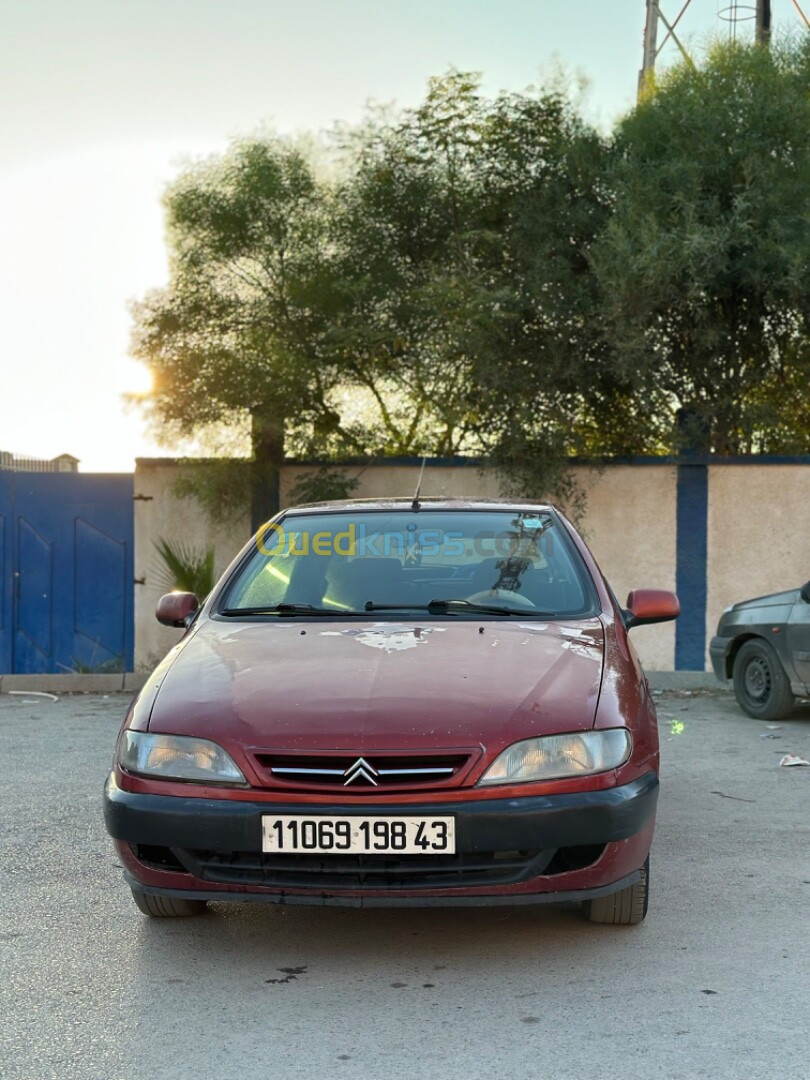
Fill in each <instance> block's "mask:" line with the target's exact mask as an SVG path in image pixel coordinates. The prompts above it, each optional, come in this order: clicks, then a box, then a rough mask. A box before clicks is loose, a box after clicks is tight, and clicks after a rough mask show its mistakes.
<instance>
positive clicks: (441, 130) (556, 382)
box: [339, 72, 610, 492]
mask: <svg viewBox="0 0 810 1080" xmlns="http://www.w3.org/2000/svg"><path fill="white" fill-rule="evenodd" d="M349 149H350V152H351V155H352V164H353V168H352V170H351V172H350V175H349V177H348V179H347V181H346V182H345V183H344V185H343V186H342V188H341V192H340V198H339V202H340V206H341V215H342V217H341V220H342V227H343V236H344V242H343V244H342V250H343V252H344V255H345V258H346V260H347V266H346V268H345V270H344V272H342V273H341V275H340V277H341V279H342V280H344V281H346V282H351V283H352V286H351V291H350V294H349V295H348V296H347V297H346V303H345V304H344V305H343V306H342V307H341V312H340V318H341V332H342V333H343V334H344V336H345V343H346V352H347V363H346V367H347V368H351V369H352V371H353V372H354V377H355V379H356V381H357V384H358V385H362V386H366V387H367V388H368V389H369V391H370V392H371V393H372V394H373V395H374V397H375V399H376V400H377V403H378V405H379V416H380V420H381V423H380V426H379V429H378V431H377V432H376V438H377V439H378V440H379V442H380V443H387V444H388V445H390V446H394V447H396V448H397V450H398V451H399V452H414V451H424V452H431V453H438V454H447V453H454V452H459V451H461V452H465V451H466V452H475V453H478V454H485V455H487V456H489V457H490V458H491V459H492V460H494V461H496V462H497V463H498V464H499V465H501V466H502V468H503V469H504V471H505V472H506V473H507V474H508V475H509V477H510V479H511V482H512V486H513V487H515V486H517V487H521V488H523V489H524V490H526V489H533V490H534V491H535V492H537V491H538V488H540V489H545V490H546V491H549V490H550V489H558V490H559V489H560V486H561V484H562V483H563V480H564V477H565V473H566V471H567V467H568V462H567V455H568V454H569V453H570V452H571V451H572V448H574V446H575V445H576V444H577V438H580V441H581V438H582V437H583V435H584V432H585V430H586V429H587V428H588V422H587V421H586V420H583V419H582V418H583V416H584V411H583V410H584V405H585V403H593V407H594V409H595V410H596V411H598V402H597V396H598V393H602V395H603V396H604V395H606V394H607V393H608V391H609V390H610V387H609V386H608V379H607V378H606V374H605V373H606V372H607V371H608V368H607V366H606V365H605V364H604V363H603V362H602V361H603V360H604V354H605V350H606V346H605V343H604V339H603V336H602V335H601V331H600V326H599V318H598V310H597V308H596V306H595V302H596V297H597V290H596V284H595V279H594V277H593V274H592V272H591V269H590V265H589V263H588V259H587V245H588V244H589V243H590V242H591V241H592V240H593V237H594V236H595V235H596V233H597V231H598V229H599V228H600V227H601V226H602V224H603V222H604V220H605V217H606V214H607V213H608V209H609V200H608V198H607V194H606V191H605V189H604V183H603V180H602V178H603V175H604V167H605V159H606V147H605V144H604V141H603V140H601V139H599V138H598V136H597V135H596V134H595V133H594V132H593V131H591V130H590V129H588V128H587V126H586V125H584V124H583V123H582V121H581V120H580V119H579V117H578V115H577V113H576V110H575V109H574V108H573V106H572V105H571V103H570V100H569V99H568V97H567V95H566V94H565V93H564V92H562V91H560V90H556V89H547V90H544V91H540V92H527V93H524V94H501V95H499V96H497V97H496V98H495V99H494V100H487V99H485V98H484V97H483V96H482V95H481V93H480V87H479V80H478V77H477V76H474V75H470V74H468V73H461V72H451V73H450V74H449V75H447V76H444V77H443V78H440V79H433V80H431V82H430V86H429V90H428V94H427V96H426V98H425V101H424V102H423V104H422V105H421V106H420V107H419V108H418V109H415V110H412V111H408V112H405V113H404V114H402V115H401V116H399V117H398V118H396V119H395V120H393V121H392V120H390V119H388V118H386V119H383V120H382V121H379V120H378V121H376V122H374V121H373V120H372V122H369V123H368V124H367V125H366V126H365V128H364V129H362V130H361V131H360V132H354V133H352V138H351V140H350V142H349ZM577 424H578V425H579V429H581V430H579V433H578V429H577ZM563 486H564V484H563Z"/></svg>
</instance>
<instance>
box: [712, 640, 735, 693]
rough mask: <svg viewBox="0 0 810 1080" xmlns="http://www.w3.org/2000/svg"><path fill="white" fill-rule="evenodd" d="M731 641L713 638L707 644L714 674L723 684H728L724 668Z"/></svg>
mask: <svg viewBox="0 0 810 1080" xmlns="http://www.w3.org/2000/svg"><path fill="white" fill-rule="evenodd" d="M733 641H734V638H733V637H713V638H712V640H711V641H710V642H709V657H710V659H711V662H712V667H713V668H714V674H715V676H716V678H718V679H719V680H720V682H723V683H726V682H728V675H727V674H726V667H727V662H728V654H729V652H730V650H731V644H732V642H733Z"/></svg>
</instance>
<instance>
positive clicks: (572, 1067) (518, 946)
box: [0, 693, 810, 1080]
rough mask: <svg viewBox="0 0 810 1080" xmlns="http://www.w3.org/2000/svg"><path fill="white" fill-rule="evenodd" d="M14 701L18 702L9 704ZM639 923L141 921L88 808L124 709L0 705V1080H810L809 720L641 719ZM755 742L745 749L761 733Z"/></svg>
mask: <svg viewBox="0 0 810 1080" xmlns="http://www.w3.org/2000/svg"><path fill="white" fill-rule="evenodd" d="M32 700H33V699H32ZM659 701H660V705H659V712H660V716H661V727H662V737H663V758H664V767H663V777H662V779H663V790H662V797H661V803H660V813H659V830H658V834H657V840H656V844H655V848H654V850H653V857H654V861H653V889H654V891H653V899H652V903H651V910H650V913H649V915H648V917H647V921H646V923H645V924H644V925H643V926H642V927H640V928H612V927H600V926H591V925H590V924H588V923H586V922H584V921H583V920H582V919H581V917H580V916H579V914H578V912H577V911H576V910H575V909H574V908H573V907H572V908H569V909H549V908H539V909H525V908H524V909H491V910H450V911H447V910H446V911H440V910H427V911H405V912H401V911H400V912H394V911H379V910H378V911H373V910H372V911H369V910H366V911H349V910H339V909H338V910H336V909H328V910H326V909H314V908H286V909H285V908H274V907H265V906H255V907H252V906H249V905H244V906H240V905H234V906H226V905H216V906H214V907H213V909H212V912H211V913H210V914H208V915H206V916H204V917H203V918H201V919H193V920H188V921H187V922H160V921H149V920H147V919H145V918H144V917H143V916H142V915H140V913H139V912H138V911H137V910H136V908H135V907H134V905H133V904H132V902H131V899H130V897H129V893H128V891H127V890H126V889H125V888H124V886H123V883H122V882H121V880H120V871H119V870H118V869H117V867H116V864H115V859H114V857H113V854H112V852H111V848H110V846H109V844H108V842H107V839H106V836H105V834H104V830H103V827H102V823H101V808H100V795H101V787H102V782H103V779H104V775H105V773H106V770H107V768H108V766H109V760H110V755H111V752H112V747H113V742H114V736H115V731H116V728H117V726H118V722H119V719H120V717H121V715H122V713H123V710H124V706H125V703H126V698H125V697H124V696H123V695H110V696H109V697H99V696H93V697H90V696H77V697H65V698H62V699H61V700H60V701H59V702H56V703H51V702H46V701H38V702H34V703H29V701H28V700H27V699H25V698H21V697H7V696H5V695H4V696H2V697H0V738H1V739H2V743H1V744H0V761H1V762H2V786H1V787H0V792H2V795H1V796H0V798H1V800H2V819H3V857H2V891H1V892H0V903H2V916H3V921H2V933H0V956H1V957H2V973H3V976H2V980H0V1017H1V1018H2V1021H0V1044H2V1051H0V1075H2V1076H3V1077H4V1080H23V1078H24V1080H50V1078H54V1080H56V1078H59V1080H73V1078H81V1080H85V1078H88V1080H89V1078H100V1080H101V1078H103V1080H117V1078H121V1080H141V1078H143V1080H146V1078H152V1077H155V1078H157V1080H163V1078H171V1080H174V1078H177V1080H222V1078H224V1077H246V1076H250V1077H254V1078H256V1080H264V1078H271V1077H272V1078H273V1080H297V1078H307V1080H313V1078H319V1077H327V1076H328V1077H330V1078H331V1077H338V1078H339V1077H353V1078H371V1080H377V1078H379V1080H385V1078H388V1077H403V1076H407V1077H414V1078H417V1080H421V1078H434V1077H435V1078H441V1080H456V1078H463V1080H477V1078H479V1077H482V1078H483V1077H487V1078H492V1080H503V1078H506V1077H509V1078H514V1080H521V1078H533V1080H546V1078H549V1080H563V1078H567V1077H572V1078H576V1080H590V1078H594V1080H596V1078H599V1080H604V1078H613V1077H622V1078H629V1080H632V1078H636V1077H638V1078H641V1077H644V1078H645V1080H648V1078H650V1077H667V1078H676V1077H684V1078H693V1077H711V1078H712V1080H717V1078H723V1077H729V1078H734V1080H756V1078H759V1077H763V1078H766V1077H767V1078H768V1080H771V1078H773V1077H779V1078H780V1080H794V1078H796V1080H799V1078H801V1080H806V1078H808V1077H810V1040H808V1027H809V1023H810V990H809V989H808V972H809V971H810V962H809V961H808V942H810V933H808V931H810V916H808V911H809V910H810V844H809V843H808V839H810V836H809V835H808V834H809V833H810V827H809V826H808V821H809V820H810V818H809V817H808V803H809V802H810V768H792V769H788V768H779V767H778V765H777V762H778V761H779V757H780V756H781V755H782V754H783V753H785V752H793V753H800V754H802V755H803V756H805V757H809V756H810V706H807V705H805V706H803V707H801V708H799V709H797V711H796V713H795V714H794V716H793V717H792V718H791V719H790V720H788V721H785V722H783V724H782V726H781V728H780V729H779V730H769V729H768V728H767V727H766V725H765V724H763V723H758V722H757V721H754V720H749V719H747V718H746V717H745V716H743V715H742V714H741V713H740V712H739V711H738V710H737V708H736V706H735V705H734V703H733V701H732V699H731V698H730V697H728V696H723V695H707V694H703V693H693V694H690V695H683V694H680V695H679V694H675V693H672V694H665V695H663V696H661V697H660V699H659ZM764 734H765V735H769V736H774V737H773V738H762V737H761V736H762V735H764Z"/></svg>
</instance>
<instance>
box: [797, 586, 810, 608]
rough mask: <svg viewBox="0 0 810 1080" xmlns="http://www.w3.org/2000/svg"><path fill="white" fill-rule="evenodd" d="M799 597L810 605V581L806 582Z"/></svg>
mask: <svg viewBox="0 0 810 1080" xmlns="http://www.w3.org/2000/svg"><path fill="white" fill-rule="evenodd" d="M799 596H800V597H801V598H802V600H804V602H805V604H810V581H805V583H804V585H802V587H801V591H800V593H799Z"/></svg>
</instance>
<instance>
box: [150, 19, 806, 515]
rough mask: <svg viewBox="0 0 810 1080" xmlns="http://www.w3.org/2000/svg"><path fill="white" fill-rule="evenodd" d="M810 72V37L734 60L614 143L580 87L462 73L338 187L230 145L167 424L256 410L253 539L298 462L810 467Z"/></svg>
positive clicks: (167, 348) (541, 481)
mask: <svg viewBox="0 0 810 1080" xmlns="http://www.w3.org/2000/svg"><path fill="white" fill-rule="evenodd" d="M808 76H810V46H809V45H808V42H807V40H804V41H800V42H796V43H794V44H792V45H790V44H789V45H786V46H783V47H780V48H778V49H777V48H775V49H773V50H771V51H770V52H769V51H768V50H766V49H764V48H761V47H749V48H743V47H740V46H734V45H732V46H724V47H722V48H718V49H716V50H714V51H713V52H712V53H711V54H710V55H709V56H708V57H707V59H706V61H705V63H704V64H703V65H701V66H700V67H698V68H692V67H689V66H683V67H680V68H676V69H674V70H673V71H672V72H671V73H670V74H669V75H668V76H667V77H666V78H664V79H663V80H662V81H661V82H660V84H659V85H657V86H654V87H652V88H651V89H650V91H649V93H648V96H647V98H646V99H645V100H644V101H642V103H641V104H640V105H639V106H638V107H637V108H636V109H634V110H633V111H632V112H631V113H630V114H629V115H628V116H627V117H626V118H625V119H624V120H623V121H622V122H621V123H620V124H619V125H618V126H617V129H616V131H615V133H614V134H613V136H612V137H610V138H606V137H603V136H601V135H599V134H598V133H597V132H596V131H594V130H593V129H591V128H590V127H589V126H588V125H587V124H586V123H585V122H584V121H583V120H582V118H581V116H580V115H579V113H578V111H577V109H576V108H575V106H574V105H573V103H572V101H571V99H570V97H569V96H568V95H567V93H566V92H564V91H563V90H560V89H559V88H553V87H546V88H545V89H541V90H539V91H527V92H525V93H521V94H515V93H502V94H500V95H498V96H496V97H495V98H487V97H485V96H484V95H483V94H482V92H481V89H480V81H479V79H478V77H477V76H474V75H470V74H467V73H461V72H450V73H449V74H447V75H445V76H443V77H442V78H437V79H433V80H431V82H430V84H429V87H428V92H427V95H426V97H425V99H424V101H423V102H422V104H421V105H420V106H419V107H418V108H415V109H412V110H407V111H404V112H400V113H395V114H386V113H382V112H372V113H370V114H369V116H368V117H367V119H366V120H365V122H364V123H363V124H361V125H360V126H359V127H357V128H354V129H346V130H344V131H343V132H342V133H341V138H340V140H339V142H338V144H337V145H336V146H335V147H333V149H332V160H331V171H329V172H328V173H325V172H324V171H323V170H319V169H318V168H316V167H315V166H314V165H313V163H312V160H311V158H310V157H309V156H308V155H307V154H306V153H305V152H303V151H302V149H301V148H300V147H297V146H294V145H292V144H290V143H288V142H285V141H284V140H281V139H277V138H262V139H258V138H257V139H249V140H246V141H242V142H239V143H237V144H235V145H234V146H233V147H232V148H231V150H230V151H229V152H228V153H226V154H224V155H222V156H221V157H217V158H214V159H211V160H209V161H206V162H203V163H201V164H198V165H196V166H193V167H191V168H189V169H188V170H186V171H185V172H184V173H183V174H182V175H181V176H180V177H179V178H178V180H177V181H176V183H175V184H174V185H173V186H172V188H171V189H170V190H169V192H168V193H167V196H166V208H167V217H168V229H169V231H168V236H169V243H170V249H171V257H172V260H171V279H170V283H169V286H168V287H167V288H166V289H165V290H163V291H160V292H156V293H153V294H152V295H150V296H148V297H147V298H145V299H144V300H143V302H142V303H140V304H139V305H137V307H136V309H135V318H136V333H135V351H136V354H137V355H138V356H139V357H140V358H142V359H144V360H145V361H146V362H147V363H148V365H149V366H150V367H151V368H152V370H153V372H154V373H155V376H156V384H155V391H154V394H153V395H152V397H151V399H150V400H149V403H148V407H149V408H150V409H151V411H152V414H153V416H154V417H155V419H156V420H157V421H158V422H159V423H162V424H163V425H165V426H167V427H170V428H172V429H173V430H179V431H180V432H181V433H183V434H195V433H197V432H199V431H200V430H201V429H203V428H204V427H205V426H206V425H210V424H222V423H226V424H228V423H232V424H235V423H237V422H238V423H244V422H245V419H246V418H247V420H248V421H249V426H250V430H251V441H252V451H253V461H254V465H253V480H252V486H253V491H254V520H256V517H257V515H260V516H263V515H264V514H265V513H267V512H269V511H271V510H272V509H273V492H274V491H275V492H276V493H277V486H278V466H279V464H280V463H281V461H282V459H283V457H284V454H285V453H287V454H290V453H292V454H295V455H296V456H298V457H302V458H306V457H310V458H312V457H317V458H319V459H321V460H324V459H329V458H331V459H334V460H337V459H340V458H341V457H346V456H347V455H351V456H352V457H360V458H363V457H366V458H370V457H374V456H382V455H386V454H392V453H394V454H414V453H427V454H438V455H441V454H455V453H462V454H476V455H479V456H483V457H485V458H487V459H488V460H490V461H492V462H494V463H496V464H497V465H499V466H500V468H501V469H502V471H503V473H504V475H505V476H506V477H507V478H508V480H509V486H510V487H511V488H512V490H513V491H518V490H520V491H522V492H524V493H527V494H528V493H531V494H533V495H550V494H551V495H553V494H555V493H556V494H557V495H562V496H563V497H566V496H568V497H570V496H571V494H572V489H571V486H570V483H569V482H568V479H569V478H568V471H567V470H568V465H569V462H570V459H571V456H572V455H580V456H586V457H598V456H600V455H616V454H632V453H639V452H652V453H660V452H672V451H673V450H677V449H678V447H679V446H680V445H681V444H682V443H683V442H686V441H688V442H690V443H691V444H692V445H698V446H700V447H701V448H704V449H711V450H713V451H715V452H718V453H730V452H737V451H744V450H767V451H777V450H778V451H792V450H807V449H808V446H810V421H808V417H809V416H810V408H809V406H810V377H809V376H810V371H808V345H807V341H808V333H807V319H808V314H810V312H809V311H808V307H809V298H810V287H809V286H808V282H809V281H810V275H809V273H808V272H809V271H810V265H809V263H810V216H809V215H808V195H807V192H808V191H810V95H808V89H807V88H808V85H810V81H809V80H808ZM257 493H258V495H257Z"/></svg>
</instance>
